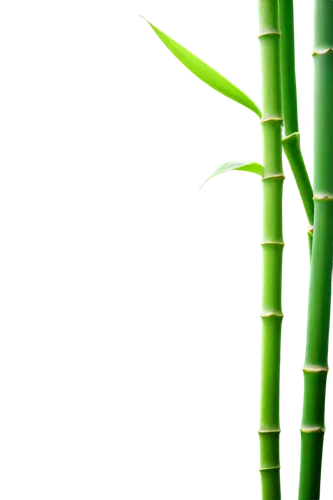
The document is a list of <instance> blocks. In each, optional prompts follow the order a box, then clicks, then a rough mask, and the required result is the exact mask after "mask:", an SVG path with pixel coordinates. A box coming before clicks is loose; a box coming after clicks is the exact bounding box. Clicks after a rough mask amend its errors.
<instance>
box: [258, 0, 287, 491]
mask: <svg viewBox="0 0 333 500" xmlns="http://www.w3.org/2000/svg"><path fill="white" fill-rule="evenodd" d="M259 41H260V53H261V69H262V112H263V117H262V122H261V123H262V139H263V165H264V175H263V179H262V180H263V242H262V259H263V275H262V313H261V318H262V354H261V356H262V364H261V367H262V368H261V394H260V425H259V443H260V475H261V491H262V499H263V500H279V499H280V498H281V487H280V451H279V437H280V418H279V399H280V346H281V326H282V318H283V314H282V308H281V276H282V253H283V247H284V242H283V234H282V190H283V180H284V175H283V170H282V145H281V125H282V109H281V83H280V32H279V22H278V0H259Z"/></svg>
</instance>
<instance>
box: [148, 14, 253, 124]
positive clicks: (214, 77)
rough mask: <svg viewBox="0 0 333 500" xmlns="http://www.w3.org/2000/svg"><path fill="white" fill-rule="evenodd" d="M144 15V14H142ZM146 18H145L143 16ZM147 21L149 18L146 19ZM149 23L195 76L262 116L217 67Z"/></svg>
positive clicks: (250, 100)
mask: <svg viewBox="0 0 333 500" xmlns="http://www.w3.org/2000/svg"><path fill="white" fill-rule="evenodd" d="M141 17H142V16H141ZM143 19H145V18H143ZM145 21H147V19H145ZM147 23H148V24H150V26H151V27H152V29H153V30H154V31H155V33H156V35H157V36H158V37H159V39H160V40H161V41H162V42H163V43H164V45H165V46H166V47H167V48H168V49H169V50H170V51H171V52H172V53H173V55H174V56H175V57H177V59H178V60H179V61H180V62H181V63H183V64H184V66H186V68H187V69H189V70H190V71H191V72H192V73H193V74H194V75H195V76H197V77H198V78H200V80H202V81H203V82H205V83H206V84H207V85H209V86H210V87H212V88H213V89H215V90H217V92H220V94H223V95H225V96H226V97H229V99H232V100H233V101H236V102H238V103H239V104H242V105H243V106H245V107H246V108H248V109H250V110H251V111H253V112H254V113H255V114H256V115H258V116H259V118H261V111H260V109H259V108H258V106H257V105H256V104H255V103H254V102H253V101H252V99H250V98H249V97H248V96H247V95H246V94H244V92H242V91H241V90H240V89H239V88H238V87H236V85H234V84H233V83H231V82H230V81H229V80H227V79H226V78H225V77H224V76H222V75H221V74H220V73H218V72H217V71H216V70H215V69H213V68H211V67H210V66H209V65H208V64H206V63H205V62H203V61H202V60H201V59H199V58H198V57H197V56H195V55H194V54H192V52H190V51H189V50H187V49H185V47H183V46H182V45H180V44H179V43H178V42H176V41H175V40H173V39H172V38H170V37H169V36H168V35H166V34H165V33H163V31H161V30H159V29H158V28H157V27H156V26H154V25H153V24H151V23H150V22H149V21H147Z"/></svg>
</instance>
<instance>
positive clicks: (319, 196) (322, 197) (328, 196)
mask: <svg viewBox="0 0 333 500" xmlns="http://www.w3.org/2000/svg"><path fill="white" fill-rule="evenodd" d="M313 199H314V201H333V194H332V193H314V196H313Z"/></svg>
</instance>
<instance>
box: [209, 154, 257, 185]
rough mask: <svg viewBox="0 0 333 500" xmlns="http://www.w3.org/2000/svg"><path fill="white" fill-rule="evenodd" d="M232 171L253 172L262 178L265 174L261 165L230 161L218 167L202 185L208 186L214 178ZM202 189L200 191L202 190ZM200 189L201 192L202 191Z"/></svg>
mask: <svg viewBox="0 0 333 500" xmlns="http://www.w3.org/2000/svg"><path fill="white" fill-rule="evenodd" d="M232 170H241V171H244V172H252V173H253V174H258V175H260V176H261V177H262V176H263V174H264V167H263V166H262V165H260V163H255V162H253V163H247V162H244V161H229V162H228V163H223V165H221V166H220V167H218V168H217V169H216V170H215V171H214V172H213V173H212V174H211V175H210V176H209V177H208V179H206V180H205V182H204V183H203V184H202V186H203V185H204V184H206V182H208V181H209V179H212V178H213V177H216V176H217V175H221V174H225V173H226V172H231V171H232ZM202 186H201V187H200V189H201V188H202ZM200 189H199V191H200Z"/></svg>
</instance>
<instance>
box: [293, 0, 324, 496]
mask: <svg viewBox="0 0 333 500" xmlns="http://www.w3.org/2000/svg"><path fill="white" fill-rule="evenodd" d="M314 28H315V30H314V34H315V36H314V41H315V43H314V182H313V191H314V200H315V201H314V206H315V209H314V230H313V244H312V258H311V268H310V287H309V304H308V324H307V339H306V354H305V369H304V400H303V415H302V427H301V429H302V430H301V467H300V482H299V497H298V498H299V500H318V499H319V498H320V478H321V463H322V453H323V441H324V429H325V393H326V378H327V371H326V370H327V356H328V339H329V324H330V307H331V279H332V254H333V201H332V200H333V198H332V193H333V116H332V115H333V113H332V110H333V53H332V50H328V49H330V48H331V49H333V2H332V1H327V0H315V20H314Z"/></svg>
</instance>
